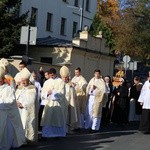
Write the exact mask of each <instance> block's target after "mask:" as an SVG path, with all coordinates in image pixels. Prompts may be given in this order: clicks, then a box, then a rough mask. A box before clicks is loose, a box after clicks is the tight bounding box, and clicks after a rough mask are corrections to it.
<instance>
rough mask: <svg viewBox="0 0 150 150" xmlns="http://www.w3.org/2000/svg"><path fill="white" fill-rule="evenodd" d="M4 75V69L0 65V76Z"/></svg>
mask: <svg viewBox="0 0 150 150" xmlns="http://www.w3.org/2000/svg"><path fill="white" fill-rule="evenodd" d="M4 75H5V69H4V68H3V67H2V66H0V78H2V77H4Z"/></svg>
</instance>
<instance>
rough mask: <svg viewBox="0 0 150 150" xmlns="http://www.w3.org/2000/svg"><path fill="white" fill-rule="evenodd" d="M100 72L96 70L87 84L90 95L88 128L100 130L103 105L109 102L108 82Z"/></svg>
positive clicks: (87, 117)
mask: <svg viewBox="0 0 150 150" xmlns="http://www.w3.org/2000/svg"><path fill="white" fill-rule="evenodd" d="M100 73H101V72H100V70H95V71H94V77H93V78H92V79H91V80H90V82H89V83H88V86H87V95H89V98H88V103H87V107H86V120H85V128H86V129H92V130H99V128H100V123H101V115H102V107H103V106H104V105H105V104H106V102H107V89H106V84H105V82H104V80H103V78H102V77H101V74H100Z"/></svg>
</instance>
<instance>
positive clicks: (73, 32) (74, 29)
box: [72, 22, 78, 37]
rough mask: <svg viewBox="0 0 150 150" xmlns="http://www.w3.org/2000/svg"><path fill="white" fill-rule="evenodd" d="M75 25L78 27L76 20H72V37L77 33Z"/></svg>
mask: <svg viewBox="0 0 150 150" xmlns="http://www.w3.org/2000/svg"><path fill="white" fill-rule="evenodd" d="M77 27H78V23H77V22H73V30H72V37H74V36H75V33H77Z"/></svg>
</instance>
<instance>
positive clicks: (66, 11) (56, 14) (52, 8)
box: [20, 0, 97, 40]
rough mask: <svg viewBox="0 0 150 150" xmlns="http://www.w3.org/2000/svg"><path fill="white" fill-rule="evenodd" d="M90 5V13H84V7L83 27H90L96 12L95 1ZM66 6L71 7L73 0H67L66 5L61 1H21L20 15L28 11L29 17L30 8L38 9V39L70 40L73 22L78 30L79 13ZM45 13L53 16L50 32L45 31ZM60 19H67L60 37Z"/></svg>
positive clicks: (92, 0)
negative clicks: (76, 24) (55, 38)
mask: <svg viewBox="0 0 150 150" xmlns="http://www.w3.org/2000/svg"><path fill="white" fill-rule="evenodd" d="M84 1H86V0H84ZM80 2H81V0H80ZM90 4H91V6H90V12H87V11H85V7H84V15H83V16H84V17H83V27H84V25H88V26H90V25H91V23H92V19H93V17H94V15H95V13H96V11H97V0H91V2H90ZM67 5H71V6H73V5H74V0H68V3H64V2H63V1H62V0H22V7H21V10H20V14H23V13H25V12H27V11H29V16H31V7H35V8H37V9H38V18H37V27H38V34H37V36H38V38H39V37H40V38H41V37H47V36H52V37H57V38H61V39H66V40H72V28H73V21H76V22H78V28H79V24H80V23H79V22H80V11H78V10H76V9H73V8H69V7H67ZM47 12H49V13H52V14H53V25H52V32H48V31H46V19H47ZM61 17H64V18H67V27H66V36H62V35H60V23H61Z"/></svg>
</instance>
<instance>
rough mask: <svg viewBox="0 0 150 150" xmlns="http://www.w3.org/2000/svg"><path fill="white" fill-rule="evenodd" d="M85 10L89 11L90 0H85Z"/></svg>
mask: <svg viewBox="0 0 150 150" xmlns="http://www.w3.org/2000/svg"><path fill="white" fill-rule="evenodd" d="M85 10H86V11H90V0H86V5H85Z"/></svg>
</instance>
